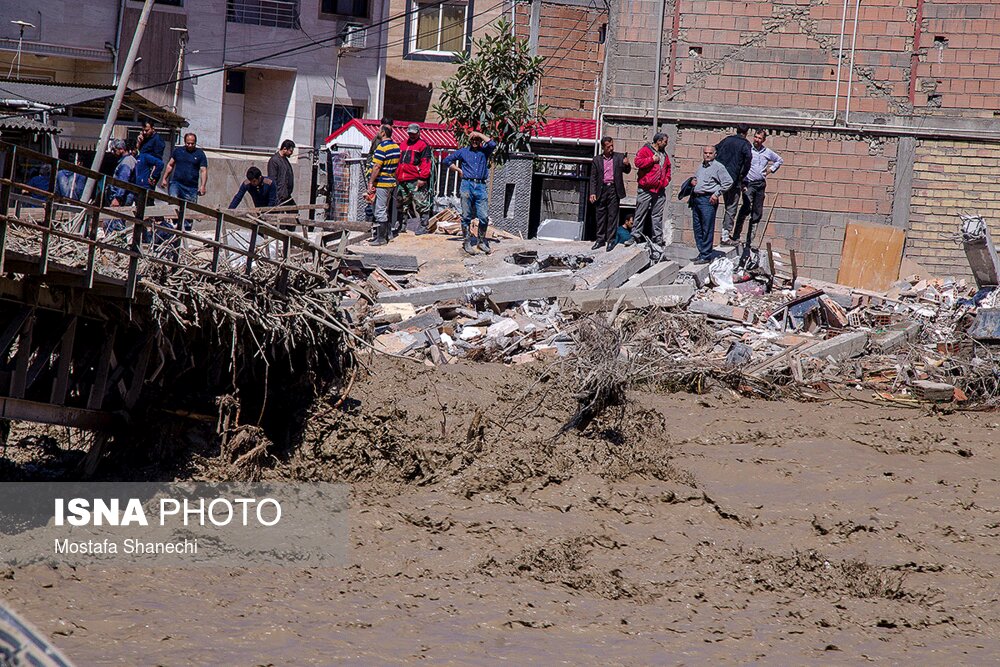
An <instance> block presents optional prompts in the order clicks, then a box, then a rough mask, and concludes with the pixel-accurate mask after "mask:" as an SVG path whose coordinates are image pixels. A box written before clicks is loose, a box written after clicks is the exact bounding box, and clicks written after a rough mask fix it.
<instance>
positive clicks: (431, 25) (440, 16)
mask: <svg viewBox="0 0 1000 667" xmlns="http://www.w3.org/2000/svg"><path fill="white" fill-rule="evenodd" d="M470 10H471V7H470V5H469V4H460V3H447V4H439V3H438V2H425V1H421V0H412V4H411V8H410V18H409V21H408V23H407V32H408V35H407V47H408V48H407V56H408V57H414V56H417V59H419V57H420V56H432V57H433V56H438V57H443V59H450V58H451V57H452V55H453V54H455V53H459V52H462V51H465V50H466V49H467V48H468V36H469V35H468V30H469V25H468V23H469V15H470ZM435 59H437V58H435Z"/></svg>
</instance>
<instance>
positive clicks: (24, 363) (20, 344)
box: [10, 313, 35, 398]
mask: <svg viewBox="0 0 1000 667" xmlns="http://www.w3.org/2000/svg"><path fill="white" fill-rule="evenodd" d="M34 327H35V315H34V313H32V314H31V315H30V316H29V317H28V320H27V321H26V322H25V323H24V326H23V327H21V335H20V336H18V338H17V354H16V355H15V357H14V375H13V376H11V378H10V396H11V398H24V390H25V388H26V387H27V385H28V361H30V360H31V334H32V331H33V329H34Z"/></svg>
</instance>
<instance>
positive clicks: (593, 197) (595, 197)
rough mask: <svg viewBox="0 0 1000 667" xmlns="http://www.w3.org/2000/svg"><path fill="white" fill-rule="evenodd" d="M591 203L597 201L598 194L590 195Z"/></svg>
mask: <svg viewBox="0 0 1000 667" xmlns="http://www.w3.org/2000/svg"><path fill="white" fill-rule="evenodd" d="M590 203H591V204H596V203H597V195H590Z"/></svg>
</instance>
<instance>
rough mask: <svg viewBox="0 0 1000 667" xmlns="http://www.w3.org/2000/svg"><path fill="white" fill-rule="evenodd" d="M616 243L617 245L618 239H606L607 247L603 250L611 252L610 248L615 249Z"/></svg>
mask: <svg viewBox="0 0 1000 667" xmlns="http://www.w3.org/2000/svg"><path fill="white" fill-rule="evenodd" d="M616 245H618V241H608V247H607V248H605V251H606V252H611V251H612V250H614V249H615V246H616Z"/></svg>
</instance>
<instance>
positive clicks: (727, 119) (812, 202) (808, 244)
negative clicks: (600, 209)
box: [600, 0, 1000, 279]
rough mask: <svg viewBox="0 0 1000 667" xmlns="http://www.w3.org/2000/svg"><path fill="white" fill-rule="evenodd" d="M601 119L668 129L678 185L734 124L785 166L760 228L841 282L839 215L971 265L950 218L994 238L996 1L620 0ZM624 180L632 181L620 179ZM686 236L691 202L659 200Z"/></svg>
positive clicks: (998, 201)
mask: <svg viewBox="0 0 1000 667" xmlns="http://www.w3.org/2000/svg"><path fill="white" fill-rule="evenodd" d="M612 7H613V9H612V13H611V17H610V24H609V34H608V57H607V72H608V76H607V82H606V85H605V87H604V95H603V97H602V100H601V109H600V112H601V114H600V115H601V116H602V118H603V120H604V129H605V131H606V132H607V133H609V134H612V135H615V136H617V137H618V138H619V142H618V144H617V145H618V146H620V147H621V149H624V150H629V151H631V152H633V153H634V152H635V151H636V150H637V149H638V148H639V146H640V145H641V144H642V143H643V142H644V141H648V140H649V138H650V135H651V134H652V133H653V132H654V130H655V129H662V130H664V131H666V132H667V133H668V135H669V136H670V153H671V155H672V156H673V158H674V173H675V177H674V184H675V185H676V184H678V183H680V182H681V181H682V179H683V178H685V177H686V176H689V175H691V174H692V173H693V172H694V170H695V168H696V167H697V164H698V162H699V161H700V159H701V147H702V146H703V145H705V144H714V143H716V142H717V141H719V140H720V139H721V138H722V137H723V136H725V134H727V133H729V132H730V131H731V130H730V129H728V128H729V127H731V126H732V125H734V124H735V123H738V122H747V123H751V124H753V125H755V126H763V127H766V128H769V129H770V130H772V132H773V133H774V134H773V135H772V136H771V138H770V139H769V140H768V145H769V146H770V147H771V148H773V149H775V150H777V151H778V152H779V153H781V154H782V156H783V157H784V159H785V166H784V167H783V168H782V170H781V171H780V172H778V174H776V175H775V177H774V178H773V179H772V180H771V182H770V183H769V185H768V200H767V202H766V204H767V210H768V212H767V215H771V214H770V209H771V207H772V206H773V207H774V211H773V217H772V220H771V224H770V227H769V228H768V240H770V241H772V243H773V244H774V245H775V246H776V247H777V248H780V249H783V248H786V247H787V248H794V249H795V251H796V254H797V257H798V262H799V265H800V267H802V269H803V270H804V271H807V272H808V273H809V274H810V275H813V276H815V277H819V278H824V279H836V276H837V269H838V267H839V262H840V254H841V249H842V244H843V240H844V234H845V226H846V225H847V223H848V222H867V223H878V224H886V225H894V226H897V227H900V228H902V229H904V230H905V231H906V235H907V241H906V250H905V255H906V257H908V258H909V259H911V260H914V261H916V262H917V263H919V264H920V265H923V266H924V267H925V268H927V269H928V270H929V271H931V272H934V273H937V274H939V275H968V273H969V269H968V264H967V262H966V261H965V257H964V254H963V252H962V249H961V246H960V245H959V244H958V243H956V242H955V240H954V239H955V236H956V233H957V231H958V223H959V221H958V217H957V214H958V213H960V212H964V211H979V212H980V213H982V214H984V215H985V216H986V217H987V220H988V222H990V223H991V226H992V229H993V231H994V234H995V235H998V236H997V240H998V241H1000V185H998V184H997V181H998V178H997V177H998V175H1000V174H998V172H997V166H996V165H997V163H998V161H1000V129H998V125H997V118H996V117H997V115H998V113H1000V112H998V109H1000V65H998V62H1000V3H998V2H996V1H995V0H972V1H966V2H956V1H955V0H865V2H863V3H859V2H850V1H849V0H844V1H843V2H821V1H819V0H775V1H772V0H749V1H748V0H739V1H735V0H712V1H711V2H692V1H682V0H622V1H621V2H619V3H616V4H614V5H612ZM629 185H630V187H631V188H633V190H634V187H635V182H634V179H630V184H629ZM668 201H671V202H672V203H671V204H670V207H669V209H668V212H669V214H670V215H671V216H672V217H673V218H674V219H675V221H676V222H677V224H678V230H679V231H681V232H682V234H681V238H682V239H683V240H686V241H688V242H690V241H691V240H692V239H691V236H692V235H691V232H690V219H691V217H690V213H689V211H688V210H687V208H686V206H685V205H684V204H683V203H682V202H677V201H676V199H675V198H673V197H670V196H668Z"/></svg>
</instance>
